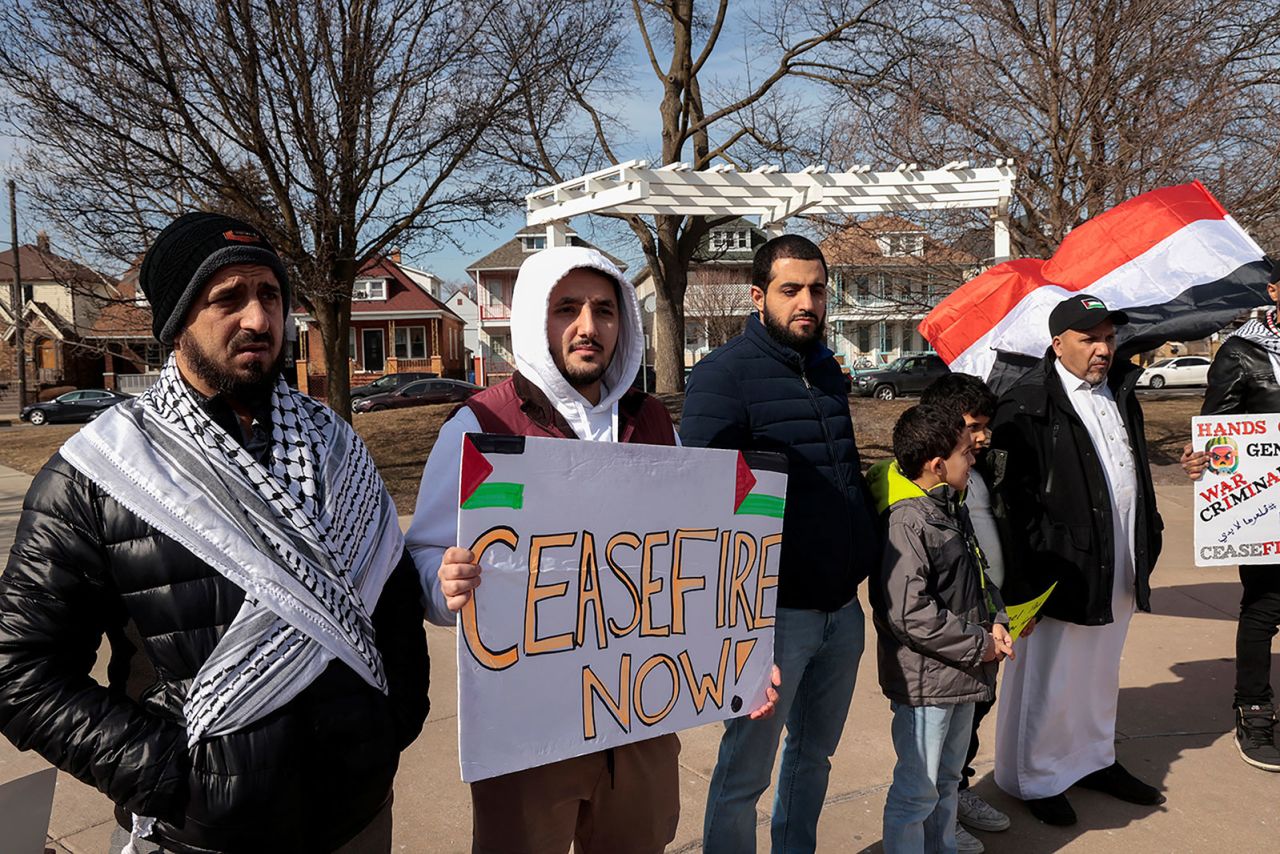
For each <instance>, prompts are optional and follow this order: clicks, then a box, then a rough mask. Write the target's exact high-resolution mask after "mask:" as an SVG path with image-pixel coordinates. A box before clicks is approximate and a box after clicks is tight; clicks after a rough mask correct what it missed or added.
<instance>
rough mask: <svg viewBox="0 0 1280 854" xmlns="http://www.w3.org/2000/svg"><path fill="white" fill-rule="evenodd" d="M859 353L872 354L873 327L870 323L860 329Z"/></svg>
mask: <svg viewBox="0 0 1280 854" xmlns="http://www.w3.org/2000/svg"><path fill="white" fill-rule="evenodd" d="M858 352H859V353H870V352H871V325H870V324H868V323H864V324H862V325H861V326H859V327H858Z"/></svg>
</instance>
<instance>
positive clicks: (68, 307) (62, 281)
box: [0, 232, 118, 397]
mask: <svg viewBox="0 0 1280 854" xmlns="http://www.w3.org/2000/svg"><path fill="white" fill-rule="evenodd" d="M18 263H19V266H20V272H21V276H22V286H23V294H22V297H21V299H22V305H21V309H20V310H21V312H22V318H23V322H24V325H25V327H26V328H25V336H24V337H25V341H26V354H27V362H26V366H27V370H26V374H27V376H26V380H27V389H28V393H29V394H32V396H33V397H34V392H36V391H38V390H39V389H47V388H54V387H58V386H76V387H94V386H97V385H98V384H99V383H100V382H101V378H102V353H101V351H100V350H99V349H98V348H97V346H96V345H95V344H94V343H93V342H91V341H87V340H86V339H85V336H86V335H87V333H88V332H89V330H90V329H91V328H92V327H93V324H94V322H95V321H96V320H97V318H98V315H99V314H100V313H101V312H102V310H103V308H104V307H105V306H107V305H109V304H110V303H111V302H112V301H113V300H115V299H117V298H118V292H117V290H116V283H115V281H114V280H113V279H111V278H110V277H108V276H105V275H103V274H102V273H99V272H97V271H96V270H92V269H90V268H88V267H86V266H84V265H83V264H79V263H77V262H75V261H72V260H70V259H68V258H63V257H61V256H59V255H56V254H54V253H53V252H52V251H51V250H50V248H49V238H48V236H46V235H45V234H44V233H43V232H41V234H40V235H39V237H38V238H37V240H36V243H35V244H24V245H21V246H19V247H18ZM12 293H13V250H12V249H9V250H6V251H4V252H0V383H3V384H7V385H16V380H17V341H16V335H15V330H16V327H15V323H14V321H15V319H16V316H15V311H14V306H13V303H12Z"/></svg>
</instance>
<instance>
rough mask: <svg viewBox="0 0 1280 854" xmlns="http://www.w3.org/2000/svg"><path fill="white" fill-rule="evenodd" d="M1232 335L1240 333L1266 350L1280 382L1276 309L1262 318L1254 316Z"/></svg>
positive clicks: (1279, 326)
mask: <svg viewBox="0 0 1280 854" xmlns="http://www.w3.org/2000/svg"><path fill="white" fill-rule="evenodd" d="M1231 335H1232V336H1237V335H1238V336H1239V337H1241V338H1243V339H1245V340H1246V341H1252V342H1253V343H1254V344H1257V345H1258V346H1259V347H1261V348H1262V349H1264V350H1266V351H1267V354H1268V355H1269V356H1271V371H1272V373H1274V374H1275V376H1276V382H1277V383H1280V319H1278V318H1277V310H1276V309H1274V308H1273V309H1269V310H1268V311H1267V312H1266V313H1265V314H1263V315H1262V319H1261V320H1259V319H1258V318H1256V317H1255V318H1252V319H1251V320H1249V321H1248V322H1247V323H1245V324H1244V325H1243V326H1241V327H1240V328H1239V329H1237V330H1236V331H1235V332H1232V333H1231Z"/></svg>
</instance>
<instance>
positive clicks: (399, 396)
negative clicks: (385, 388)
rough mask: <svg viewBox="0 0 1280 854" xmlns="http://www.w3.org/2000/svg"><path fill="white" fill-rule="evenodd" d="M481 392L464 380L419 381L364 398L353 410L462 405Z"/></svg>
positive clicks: (478, 387)
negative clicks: (449, 404) (432, 404)
mask: <svg viewBox="0 0 1280 854" xmlns="http://www.w3.org/2000/svg"><path fill="white" fill-rule="evenodd" d="M480 390H481V388H480V386H478V385H475V384H474V383H469V382H465V381H463V380H444V379H434V380H418V381H417V382H416V383H409V384H408V385H407V386H405V387H404V388H401V389H397V390H395V391H390V392H386V393H384V394H374V395H370V396H369V397H362V398H360V399H359V400H357V401H356V402H355V403H353V404H352V405H351V408H352V410H353V411H355V412H378V411H380V410H383V409H400V408H402V407H405V406H425V405H427V404H428V403H460V402H462V401H464V400H466V399H467V398H468V397H471V395H473V394H475V393H476V392H478V391H480Z"/></svg>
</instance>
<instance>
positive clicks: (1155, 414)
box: [0, 393, 1201, 513]
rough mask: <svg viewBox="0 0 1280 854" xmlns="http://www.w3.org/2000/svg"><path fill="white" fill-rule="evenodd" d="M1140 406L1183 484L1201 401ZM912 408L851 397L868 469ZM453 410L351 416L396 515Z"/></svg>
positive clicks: (1165, 466)
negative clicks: (1184, 459) (1183, 463)
mask: <svg viewBox="0 0 1280 854" xmlns="http://www.w3.org/2000/svg"><path fill="white" fill-rule="evenodd" d="M662 400H663V402H664V403H665V404H666V405H667V408H668V409H669V410H670V411H671V415H672V417H673V418H675V419H677V420H678V419H679V417H680V402H681V396H680V395H663V396H662ZM1142 401H1143V411H1144V412H1145V413H1146V419H1147V442H1148V445H1149V450H1150V455H1151V465H1152V470H1153V471H1154V472H1155V475H1156V478H1157V480H1158V481H1165V482H1174V483H1179V482H1183V480H1182V478H1183V475H1182V473H1181V469H1178V468H1176V464H1177V461H1178V457H1179V455H1180V454H1181V453H1182V446H1183V444H1184V443H1185V442H1186V440H1187V439H1186V437H1187V433H1188V432H1189V425H1190V419H1191V417H1192V416H1194V415H1198V414H1199V412H1200V402H1201V398H1200V397H1199V396H1198V395H1187V396H1181V397H1179V396H1174V395H1168V394H1156V393H1150V394H1144V395H1143V396H1142ZM914 403H915V401H914V400H891V401H882V400H872V399H868V398H851V402H850V407H849V408H850V411H851V412H852V413H853V423H854V428H855V429H856V431H857V435H858V447H859V448H860V449H861V451H862V458H863V462H864V463H866V464H870V463H872V462H875V461H876V460H880V459H883V458H885V457H887V456H889V455H890V454H891V453H892V449H891V445H892V438H891V436H892V431H893V424H894V421H896V420H897V418H898V415H899V414H900V413H901V412H902V411H903V410H904V409H906V408H907V407H908V406H911V405H913V404H914ZM452 411H453V405H452V404H446V405H442V406H423V407H417V408H414V409H400V410H388V411H385V412H370V413H367V414H362V415H357V416H356V417H355V426H356V430H357V431H358V432H359V433H360V435H361V436H362V437H364V440H365V442H366V443H367V444H368V446H369V451H370V452H371V453H372V454H373V458H374V460H375V461H376V462H377V464H378V468H379V469H380V470H381V471H382V476H383V478H385V479H386V482H387V488H388V489H389V490H391V495H392V497H393V498H395V501H396V507H397V508H398V509H399V510H400V512H401V513H412V512H413V507H414V504H415V503H416V501H417V497H418V482H419V481H420V479H421V478H422V467H423V465H424V464H425V463H426V461H427V454H428V453H430V451H431V447H432V445H434V444H435V441H436V434H437V433H439V432H440V426H441V425H442V424H443V423H444V422H445V419H446V418H448V416H449V413H450V412H452ZM78 429H79V425H74V424H72V425H51V426H45V427H31V426H29V425H21V426H18V427H13V428H10V429H6V430H0V464H4V465H6V466H9V467H11V468H15V469H18V470H20V471H24V472H27V473H28V474H35V473H36V472H37V471H38V470H39V469H40V466H42V465H44V462H45V460H47V459H49V457H51V456H52V455H53V453H54V452H55V451H57V450H58V448H59V447H60V446H61V445H62V443H63V442H65V441H66V440H67V438H68V437H70V436H71V435H72V434H73V433H75V431H76V430H78ZM1170 466H1175V468H1173V469H1170V468H1169V467H1170Z"/></svg>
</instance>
